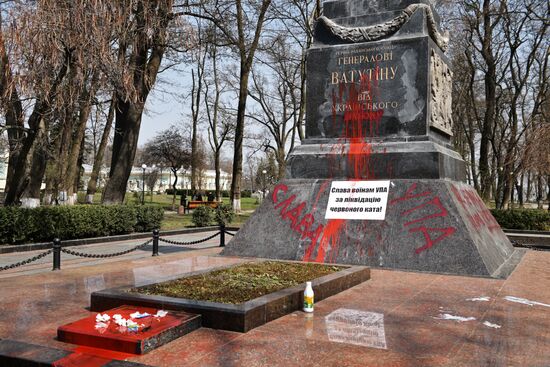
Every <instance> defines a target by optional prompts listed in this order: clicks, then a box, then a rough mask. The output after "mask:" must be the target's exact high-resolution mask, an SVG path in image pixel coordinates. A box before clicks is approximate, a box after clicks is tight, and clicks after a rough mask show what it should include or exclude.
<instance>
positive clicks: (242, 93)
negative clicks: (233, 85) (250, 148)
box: [231, 63, 250, 212]
mask: <svg viewBox="0 0 550 367" xmlns="http://www.w3.org/2000/svg"><path fill="white" fill-rule="evenodd" d="M249 74H250V68H247V67H246V65H243V63H241V78H240V88H239V102H238V107H237V126H236V127H235V143H234V152H233V175H232V177H231V199H232V206H233V211H235V212H240V211H241V177H242V174H243V138H244V119H245V112H246V98H247V96H248V76H249Z"/></svg>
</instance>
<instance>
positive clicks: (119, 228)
mask: <svg viewBox="0 0 550 367" xmlns="http://www.w3.org/2000/svg"><path fill="white" fill-rule="evenodd" d="M162 216H163V210H162V208H155V207H148V206H145V207H141V206H139V207H138V206H130V205H110V206H102V205H75V206H46V207H39V208H34V209H27V208H18V207H5V208H0V243H5V244H18V243H29V242H47V241H51V240H53V239H54V238H55V237H58V238H60V239H61V240H70V239H75V238H88V237H99V236H111V235H117V234H125V233H131V232H135V231H150V230H152V229H154V228H159V227H160V221H161V220H162Z"/></svg>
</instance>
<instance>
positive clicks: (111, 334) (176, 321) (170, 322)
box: [57, 305, 201, 354]
mask: <svg viewBox="0 0 550 367" xmlns="http://www.w3.org/2000/svg"><path fill="white" fill-rule="evenodd" d="M136 311H138V312H140V313H145V312H147V313H149V314H150V315H155V314H156V313H157V311H158V309H156V308H149V307H136V306H127V305H124V306H121V307H117V308H114V309H111V310H108V311H105V312H102V314H105V313H106V314H108V315H109V316H110V317H111V321H110V322H108V326H107V327H106V328H101V329H96V315H97V314H96V313H93V314H92V315H90V316H88V317H86V318H83V319H80V320H78V321H75V322H72V323H69V324H66V325H63V326H60V327H59V328H58V329H57V338H58V339H59V340H60V341H64V342H67V343H72V344H77V345H84V346H90V347H94V348H102V349H108V350H112V351H118V352H124V353H133V354H144V353H147V352H149V351H151V350H153V349H155V348H158V347H159V346H161V345H164V344H166V343H168V342H170V341H172V340H174V339H177V338H179V337H181V336H183V335H185V334H188V333H190V332H191V331H193V330H196V329H198V328H199V327H200V326H201V316H200V315H196V314H191V313H187V312H182V311H168V314H167V315H166V316H164V317H153V316H149V317H146V318H141V319H136V320H134V321H136V322H137V323H138V324H140V325H143V326H141V327H140V328H139V329H138V330H137V331H129V330H128V329H127V328H126V327H122V326H119V325H117V324H116V323H115V322H114V321H113V320H112V317H113V315H115V314H119V315H121V316H122V317H123V318H125V319H129V318H130V314H132V313H134V312H136Z"/></svg>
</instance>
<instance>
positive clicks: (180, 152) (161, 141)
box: [143, 127, 191, 210]
mask: <svg viewBox="0 0 550 367" xmlns="http://www.w3.org/2000/svg"><path fill="white" fill-rule="evenodd" d="M143 161H144V162H148V163H149V164H151V163H155V164H162V165H163V166H164V167H168V168H169V169H170V171H171V172H172V173H173V174H174V182H173V183H172V188H173V190H174V196H173V198H172V210H175V208H176V191H177V186H176V185H177V183H178V171H179V170H180V169H182V168H187V167H189V166H190V165H191V152H190V149H189V140H188V139H186V138H185V136H184V135H183V134H182V133H181V132H180V131H179V130H178V129H177V128H176V127H172V128H170V129H167V130H164V131H161V132H160V133H158V134H157V135H156V136H155V137H154V138H152V139H150V140H149V141H148V142H147V144H146V145H145V147H144V149H143Z"/></svg>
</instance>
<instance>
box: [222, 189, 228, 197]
mask: <svg viewBox="0 0 550 367" xmlns="http://www.w3.org/2000/svg"><path fill="white" fill-rule="evenodd" d="M220 195H221V197H222V198H228V197H229V191H228V190H222V191H221V192H220Z"/></svg>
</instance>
